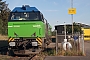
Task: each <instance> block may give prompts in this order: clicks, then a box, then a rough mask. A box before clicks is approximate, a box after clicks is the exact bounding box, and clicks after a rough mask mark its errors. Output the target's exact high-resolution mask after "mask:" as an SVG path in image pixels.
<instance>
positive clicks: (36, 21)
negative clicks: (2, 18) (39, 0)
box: [8, 5, 52, 54]
mask: <svg viewBox="0 0 90 60" xmlns="http://www.w3.org/2000/svg"><path fill="white" fill-rule="evenodd" d="M51 29H52V28H51V26H50V24H49V23H48V22H47V20H46V19H45V18H44V16H43V14H42V13H41V12H40V11H39V10H38V9H37V8H36V7H30V6H29V5H23V6H22V7H15V8H14V9H13V10H12V11H11V12H10V16H9V20H8V38H9V39H8V42H9V48H8V49H9V51H11V50H12V51H13V52H14V54H15V53H21V54H22V53H23V54H25V51H26V50H29V49H32V48H33V47H34V48H39V47H41V48H45V47H46V45H47V44H49V43H50V41H51ZM20 51H23V52H20Z"/></svg>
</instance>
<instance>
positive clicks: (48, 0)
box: [3, 0, 90, 29]
mask: <svg viewBox="0 0 90 60" xmlns="http://www.w3.org/2000/svg"><path fill="white" fill-rule="evenodd" d="M3 1H6V3H8V4H9V5H8V7H9V8H10V9H11V10H12V9H13V8H14V7H16V6H22V5H24V4H26V5H30V6H32V7H37V8H38V9H39V10H40V11H41V12H42V13H43V14H44V17H45V18H46V19H47V20H48V22H49V23H50V24H51V26H52V28H53V29H54V26H55V25H56V24H64V22H66V23H67V24H68V23H70V24H71V23H72V20H71V15H69V14H68V9H69V8H70V7H71V0H3ZM73 7H74V8H76V10H77V13H76V14H75V15H74V16H73V17H74V22H81V23H85V24H89V25H90V0H73ZM57 21H58V22H57Z"/></svg>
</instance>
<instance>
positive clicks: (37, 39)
mask: <svg viewBox="0 0 90 60" xmlns="http://www.w3.org/2000/svg"><path fill="white" fill-rule="evenodd" d="M36 41H38V43H39V45H42V39H41V38H39V37H37V38H36Z"/></svg>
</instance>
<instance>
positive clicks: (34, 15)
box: [9, 12, 42, 20]
mask: <svg viewBox="0 0 90 60" xmlns="http://www.w3.org/2000/svg"><path fill="white" fill-rule="evenodd" d="M9 20H42V16H41V15H40V13H39V12H12V13H11V14H10V17H9Z"/></svg>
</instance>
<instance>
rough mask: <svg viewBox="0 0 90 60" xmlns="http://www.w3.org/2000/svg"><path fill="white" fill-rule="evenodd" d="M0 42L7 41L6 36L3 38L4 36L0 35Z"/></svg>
mask: <svg viewBox="0 0 90 60" xmlns="http://www.w3.org/2000/svg"><path fill="white" fill-rule="evenodd" d="M0 40H8V37H7V36H5V35H3V36H2V35H0Z"/></svg>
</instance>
